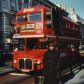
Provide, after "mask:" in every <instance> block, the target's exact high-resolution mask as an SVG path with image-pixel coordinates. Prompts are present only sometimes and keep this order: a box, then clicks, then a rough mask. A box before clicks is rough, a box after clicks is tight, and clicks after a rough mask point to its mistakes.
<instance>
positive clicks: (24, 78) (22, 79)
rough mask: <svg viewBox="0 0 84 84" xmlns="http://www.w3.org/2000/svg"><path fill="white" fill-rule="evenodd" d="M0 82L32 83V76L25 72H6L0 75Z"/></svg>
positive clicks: (2, 83)
mask: <svg viewBox="0 0 84 84" xmlns="http://www.w3.org/2000/svg"><path fill="white" fill-rule="evenodd" d="M0 84H34V78H33V77H30V76H29V75H27V74H16V73H8V74H6V75H3V76H0Z"/></svg>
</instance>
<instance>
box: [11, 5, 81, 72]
mask: <svg viewBox="0 0 84 84" xmlns="http://www.w3.org/2000/svg"><path fill="white" fill-rule="evenodd" d="M58 38H59V41H58ZM51 41H52V42H53V44H55V46H57V45H59V47H58V50H59V52H60V54H59V57H60V61H61V63H62V65H63V66H64V67H65V66H66V67H67V66H69V63H70V62H72V63H75V62H76V60H77V58H78V55H79V44H80V26H79V25H78V24H77V23H74V22H72V21H71V19H69V18H68V17H67V16H64V14H61V12H60V9H59V8H58V7H57V8H54V9H53V8H51V9H49V8H47V7H44V6H33V7H30V8H25V9H22V10H20V11H18V12H17V14H16V19H15V28H14V34H13V68H14V69H16V70H20V71H22V72H31V71H34V70H35V65H36V64H37V70H42V68H43V64H42V58H43V56H44V53H45V51H46V50H47V49H48V44H49V43H50V42H51Z"/></svg>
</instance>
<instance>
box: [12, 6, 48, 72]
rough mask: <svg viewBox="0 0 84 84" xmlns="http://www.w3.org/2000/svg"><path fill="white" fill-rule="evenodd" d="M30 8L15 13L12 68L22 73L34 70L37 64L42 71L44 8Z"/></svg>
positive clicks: (44, 44)
mask: <svg viewBox="0 0 84 84" xmlns="http://www.w3.org/2000/svg"><path fill="white" fill-rule="evenodd" d="M37 8H38V7H32V8H27V9H23V10H21V11H19V12H17V15H16V22H15V28H14V34H13V68H14V69H17V70H21V71H23V72H30V71H33V70H34V68H35V67H34V66H35V64H36V63H37V64H38V67H37V68H38V69H42V65H40V66H39V64H41V63H42V56H43V54H44V52H45V51H46V46H47V39H46V38H44V32H43V23H44V19H43V17H44V13H43V12H44V8H43V7H39V8H38V10H37Z"/></svg>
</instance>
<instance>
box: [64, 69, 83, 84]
mask: <svg viewBox="0 0 84 84" xmlns="http://www.w3.org/2000/svg"><path fill="white" fill-rule="evenodd" d="M65 84H84V69H82V70H81V71H79V72H78V73H77V74H76V75H75V76H74V77H73V78H72V79H70V80H69V81H67V82H66V83H65Z"/></svg>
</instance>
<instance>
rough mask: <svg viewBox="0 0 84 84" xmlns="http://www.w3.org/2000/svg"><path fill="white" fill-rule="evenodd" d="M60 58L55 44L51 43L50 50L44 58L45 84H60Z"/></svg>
mask: <svg viewBox="0 0 84 84" xmlns="http://www.w3.org/2000/svg"><path fill="white" fill-rule="evenodd" d="M58 60H59V57H58V56H57V50H56V49H55V47H54V44H53V43H50V44H49V46H48V50H47V51H46V52H45V54H44V56H43V67H44V68H43V71H44V80H43V84H58V82H57V67H58V64H59V62H58Z"/></svg>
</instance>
